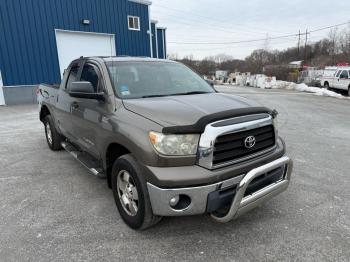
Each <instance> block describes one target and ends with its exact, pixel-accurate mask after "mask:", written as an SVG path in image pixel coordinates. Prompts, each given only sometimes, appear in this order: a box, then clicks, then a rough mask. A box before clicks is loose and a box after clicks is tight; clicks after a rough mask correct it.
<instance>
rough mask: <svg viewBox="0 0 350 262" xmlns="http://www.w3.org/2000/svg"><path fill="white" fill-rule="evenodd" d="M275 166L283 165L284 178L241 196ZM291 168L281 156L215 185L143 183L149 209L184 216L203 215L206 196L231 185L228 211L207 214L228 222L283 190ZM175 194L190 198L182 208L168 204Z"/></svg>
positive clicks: (162, 214)
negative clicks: (220, 215) (172, 186)
mask: <svg viewBox="0 0 350 262" xmlns="http://www.w3.org/2000/svg"><path fill="white" fill-rule="evenodd" d="M278 167H286V170H285V172H286V173H285V177H284V178H283V180H280V181H279V182H276V183H273V184H271V185H268V186H266V187H264V188H262V189H261V190H259V191H256V192H254V193H253V194H251V195H249V196H246V197H243V196H244V193H245V191H246V189H247V187H248V185H249V183H251V181H252V180H253V179H254V178H255V177H257V176H259V175H261V174H264V173H267V172H269V171H271V170H274V169H276V168H278ZM292 168H293V162H292V160H290V159H289V157H286V156H285V157H282V158H280V159H277V160H275V161H273V162H271V163H268V164H266V165H264V166H261V167H258V168H256V169H253V170H251V171H250V172H249V173H248V174H246V175H241V176H238V177H234V178H231V179H228V180H225V181H221V182H218V183H215V184H211V185H206V186H198V187H187V188H169V189H163V188H159V187H157V186H155V185H152V184H151V183H147V189H148V194H149V198H150V201H151V205H152V211H153V213H154V214H155V215H158V216H187V215H200V214H204V213H205V212H206V210H207V201H208V195H209V194H210V193H211V192H214V191H216V190H219V189H225V188H227V187H231V186H234V185H238V186H237V189H236V190H237V192H236V195H235V197H234V199H233V201H232V205H231V208H230V211H229V212H228V213H227V215H226V216H224V217H217V216H215V215H214V214H212V215H211V216H212V217H213V218H214V219H215V220H217V221H219V222H222V223H224V222H228V221H230V220H232V219H234V218H236V217H238V216H239V215H241V214H243V213H245V212H247V211H249V210H250V209H253V208H255V207H256V206H258V205H259V204H261V203H263V202H266V201H267V200H268V199H270V198H272V197H274V196H276V195H278V194H280V193H281V192H283V191H285V190H286V189H287V187H288V185H289V181H290V176H291V172H292ZM178 195H187V196H189V197H190V198H191V204H190V205H189V206H188V207H187V208H185V209H182V210H175V209H173V208H172V207H171V206H170V200H171V199H172V198H173V197H175V196H178Z"/></svg>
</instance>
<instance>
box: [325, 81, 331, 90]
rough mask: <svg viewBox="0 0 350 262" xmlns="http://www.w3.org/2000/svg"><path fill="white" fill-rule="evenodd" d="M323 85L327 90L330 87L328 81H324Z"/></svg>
mask: <svg viewBox="0 0 350 262" xmlns="http://www.w3.org/2000/svg"><path fill="white" fill-rule="evenodd" d="M324 87H325V88H326V89H327V90H330V87H329V83H328V82H326V83H324Z"/></svg>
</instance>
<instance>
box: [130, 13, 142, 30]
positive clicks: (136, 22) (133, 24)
mask: <svg viewBox="0 0 350 262" xmlns="http://www.w3.org/2000/svg"><path fill="white" fill-rule="evenodd" d="M130 19H132V20H130ZM128 29H129V30H132V31H141V25H140V17H138V16H134V15H128Z"/></svg>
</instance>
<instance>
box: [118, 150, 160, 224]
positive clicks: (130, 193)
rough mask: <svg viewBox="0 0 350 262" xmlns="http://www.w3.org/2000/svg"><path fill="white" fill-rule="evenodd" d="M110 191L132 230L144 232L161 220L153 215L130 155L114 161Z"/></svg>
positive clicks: (144, 182)
mask: <svg viewBox="0 0 350 262" xmlns="http://www.w3.org/2000/svg"><path fill="white" fill-rule="evenodd" d="M127 181H128V182H127ZM112 191H113V196H114V201H115V203H116V205H117V208H118V211H119V214H120V216H121V217H122V219H123V220H124V222H125V223H126V224H127V225H128V226H129V227H131V228H132V229H135V230H145V229H147V228H149V227H151V226H153V225H155V224H157V223H158V222H159V221H160V220H161V218H162V217H160V216H155V215H154V214H153V211H152V206H151V202H150V199H149V195H148V190H147V185H146V181H145V179H144V177H143V176H142V173H141V171H140V168H139V166H138V164H137V162H136V160H135V159H134V157H133V156H132V155H130V154H128V155H124V156H121V157H120V158H118V159H117V160H116V161H115V163H114V165H113V168H112ZM125 192H127V193H125ZM136 194H137V195H136ZM135 207H136V208H135ZM135 211H136V212H135Z"/></svg>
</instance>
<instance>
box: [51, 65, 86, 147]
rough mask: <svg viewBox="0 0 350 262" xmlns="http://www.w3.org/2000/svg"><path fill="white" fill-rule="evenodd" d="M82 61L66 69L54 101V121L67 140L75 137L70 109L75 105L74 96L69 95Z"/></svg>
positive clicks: (76, 79) (78, 75)
mask: <svg viewBox="0 0 350 262" xmlns="http://www.w3.org/2000/svg"><path fill="white" fill-rule="evenodd" d="M81 63H82V61H80V60H78V61H76V62H73V63H72V64H71V65H70V67H69V68H68V69H67V73H66V74H67V76H65V77H64V79H63V80H62V83H61V86H60V89H59V91H58V95H57V98H56V99H57V101H56V118H57V119H56V121H57V126H58V128H59V129H60V131H61V133H62V134H63V135H64V136H65V137H67V138H68V139H69V140H71V141H72V142H74V141H75V140H76V139H77V138H76V137H75V136H74V132H73V126H72V122H73V121H74V120H73V119H72V110H73V109H74V107H75V106H76V105H75V98H73V97H71V96H70V95H69V90H70V86H71V84H72V82H75V81H78V80H79V77H80V71H81Z"/></svg>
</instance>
